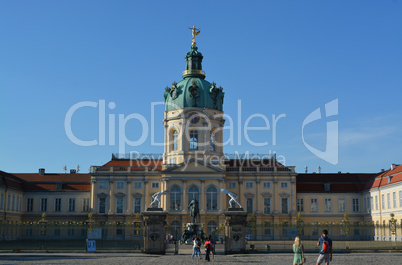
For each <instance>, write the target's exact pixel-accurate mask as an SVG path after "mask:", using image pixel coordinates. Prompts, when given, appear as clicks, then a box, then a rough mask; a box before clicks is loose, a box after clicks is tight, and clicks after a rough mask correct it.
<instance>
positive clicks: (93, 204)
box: [90, 180, 96, 212]
mask: <svg viewBox="0 0 402 265" xmlns="http://www.w3.org/2000/svg"><path fill="white" fill-rule="evenodd" d="M95 185H96V180H91V199H90V200H91V205H90V207H91V209H90V212H95V209H96V208H95V207H96V204H95Z"/></svg>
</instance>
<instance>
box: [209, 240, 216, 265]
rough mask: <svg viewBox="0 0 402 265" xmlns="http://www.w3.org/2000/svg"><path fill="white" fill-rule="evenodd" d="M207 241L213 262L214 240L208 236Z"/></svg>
mask: <svg viewBox="0 0 402 265" xmlns="http://www.w3.org/2000/svg"><path fill="white" fill-rule="evenodd" d="M208 240H209V243H210V245H211V251H210V254H211V256H212V261H214V260H215V240H214V239H213V238H212V236H211V235H209V237H208Z"/></svg>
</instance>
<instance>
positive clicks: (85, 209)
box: [82, 198, 89, 212]
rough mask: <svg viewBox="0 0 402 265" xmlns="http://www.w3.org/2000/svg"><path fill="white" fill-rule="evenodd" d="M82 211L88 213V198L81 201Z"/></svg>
mask: <svg viewBox="0 0 402 265" xmlns="http://www.w3.org/2000/svg"><path fill="white" fill-rule="evenodd" d="M82 211H83V212H89V198H83V199H82Z"/></svg>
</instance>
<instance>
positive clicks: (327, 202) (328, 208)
mask: <svg viewBox="0 0 402 265" xmlns="http://www.w3.org/2000/svg"><path fill="white" fill-rule="evenodd" d="M324 212H332V199H331V198H325V199H324Z"/></svg>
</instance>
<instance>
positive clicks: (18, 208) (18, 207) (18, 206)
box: [16, 196, 20, 212]
mask: <svg viewBox="0 0 402 265" xmlns="http://www.w3.org/2000/svg"><path fill="white" fill-rule="evenodd" d="M16 208H17V209H16V210H17V212H18V211H19V210H20V196H17V205H16Z"/></svg>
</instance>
